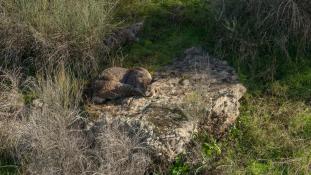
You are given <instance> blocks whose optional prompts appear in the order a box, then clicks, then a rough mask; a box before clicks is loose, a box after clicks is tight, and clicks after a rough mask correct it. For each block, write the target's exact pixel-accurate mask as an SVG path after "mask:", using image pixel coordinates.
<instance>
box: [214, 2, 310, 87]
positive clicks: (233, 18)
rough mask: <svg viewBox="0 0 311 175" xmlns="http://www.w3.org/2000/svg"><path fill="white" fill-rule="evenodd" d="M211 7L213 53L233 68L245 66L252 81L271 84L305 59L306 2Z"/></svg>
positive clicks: (307, 9) (308, 7)
mask: <svg viewBox="0 0 311 175" xmlns="http://www.w3.org/2000/svg"><path fill="white" fill-rule="evenodd" d="M213 4H214V5H215V6H213V7H214V9H213V10H217V13H216V14H217V16H216V18H217V20H218V23H219V26H218V28H217V31H215V33H216V34H215V35H214V36H215V37H216V38H215V41H216V42H217V44H215V45H216V48H215V50H216V53H217V54H219V56H220V57H226V58H229V59H231V60H233V61H234V62H235V63H236V64H237V65H248V66H247V68H246V69H247V71H248V72H249V75H247V76H249V77H251V78H252V79H255V80H260V79H261V80H264V81H274V80H275V79H276V77H277V76H280V75H279V73H280V72H282V71H283V70H281V69H291V67H290V66H291V65H294V64H299V61H302V60H303V59H304V58H305V57H307V53H308V52H307V50H308V49H309V48H310V37H311V13H310V10H309V9H310V7H311V4H310V3H309V2H308V1H298V0H297V1H296V0H273V1H271V0H250V1H242V0H238V1H232V0H219V1H214V2H213ZM284 63H286V64H284ZM291 63H292V64H291ZM244 68H245V67H244ZM242 69H243V68H242ZM283 72H284V71H283Z"/></svg>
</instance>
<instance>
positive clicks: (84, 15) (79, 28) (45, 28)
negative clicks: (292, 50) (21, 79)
mask: <svg viewBox="0 0 311 175" xmlns="http://www.w3.org/2000/svg"><path fill="white" fill-rule="evenodd" d="M117 4H118V1H114V0H104V1H98V0H90V1H83V0H69V1H65V0H52V1H50V0H22V1H15V0H5V1H1V4H0V19H1V20H0V26H1V27H0V38H1V44H0V55H1V56H2V57H3V60H2V61H1V62H0V63H1V64H6V65H10V66H11V65H13V64H14V65H17V66H21V67H23V68H24V69H26V70H25V71H26V72H27V73H32V74H34V73H33V72H36V71H38V70H39V71H45V69H51V70H52V69H53V68H54V67H55V65H58V64H59V63H65V64H66V65H67V66H71V67H73V68H74V70H75V71H76V72H77V73H80V74H86V73H87V75H89V74H91V73H92V71H93V72H95V71H96V69H97V66H98V65H97V63H98V60H104V59H106V58H105V56H106V55H102V54H100V50H101V49H102V47H103V46H102V41H103V39H104V36H105V35H106V34H107V33H109V32H111V30H112V29H113V28H115V26H116V23H115V22H113V15H114V9H115V7H116V5H117ZM81 72H83V73H81Z"/></svg>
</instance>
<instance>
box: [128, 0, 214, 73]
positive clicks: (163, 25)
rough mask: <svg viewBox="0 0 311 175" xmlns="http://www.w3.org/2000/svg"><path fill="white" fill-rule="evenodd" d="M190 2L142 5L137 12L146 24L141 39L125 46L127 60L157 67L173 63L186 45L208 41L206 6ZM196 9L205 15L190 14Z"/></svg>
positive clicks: (200, 44)
mask: <svg viewBox="0 0 311 175" xmlns="http://www.w3.org/2000/svg"><path fill="white" fill-rule="evenodd" d="M191 2H192V1H189V2H187V3H185V2H183V3H182V1H168V2H162V1H158V2H157V1H155V2H153V3H150V4H145V5H144V6H143V7H141V9H142V10H141V11H137V12H136V13H138V14H140V15H141V16H143V17H144V21H145V28H144V30H143V32H142V34H141V35H140V40H139V42H137V43H135V44H133V45H131V46H128V47H125V48H124V49H123V53H124V54H125V55H126V57H125V60H124V64H125V65H126V66H133V65H135V66H137V65H140V66H146V67H148V68H149V69H151V70H155V69H156V68H159V67H160V66H163V65H165V64H168V63H170V61H172V60H173V59H174V58H176V57H177V56H178V55H180V54H182V52H183V50H184V49H186V48H189V47H192V46H203V45H206V34H207V33H208V31H209V16H208V14H205V13H203V11H205V10H206V8H207V7H206V6H205V4H204V5H203V4H196V2H198V1H193V2H192V3H191ZM194 10H195V11H196V12H194ZM193 13H199V14H204V15H202V16H200V17H197V18H191V17H192V16H193ZM179 15H182V16H179Z"/></svg>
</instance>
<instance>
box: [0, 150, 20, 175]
mask: <svg viewBox="0 0 311 175" xmlns="http://www.w3.org/2000/svg"><path fill="white" fill-rule="evenodd" d="M17 173H18V166H17V165H16V164H15V163H14V161H13V160H12V159H10V158H8V157H7V156H5V155H2V154H0V174H1V175H14V174H17Z"/></svg>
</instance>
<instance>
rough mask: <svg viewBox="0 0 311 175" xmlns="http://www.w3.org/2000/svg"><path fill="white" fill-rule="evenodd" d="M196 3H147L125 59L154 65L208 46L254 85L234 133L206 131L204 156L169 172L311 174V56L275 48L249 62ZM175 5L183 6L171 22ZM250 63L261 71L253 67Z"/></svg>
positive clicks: (206, 9)
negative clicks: (227, 44) (217, 136)
mask: <svg viewBox="0 0 311 175" xmlns="http://www.w3.org/2000/svg"><path fill="white" fill-rule="evenodd" d="M198 2H199V1H189V2H187V3H185V2H182V1H169V2H167V3H166V2H158V3H155V2H154V3H151V4H149V7H148V4H147V5H145V6H144V8H141V9H143V11H142V12H141V11H138V12H137V13H139V14H140V15H143V16H145V20H146V24H145V29H144V32H143V33H142V35H141V36H140V37H141V38H140V41H139V42H138V43H135V44H134V45H131V46H128V47H126V48H125V49H124V50H123V51H124V54H125V55H126V58H125V63H126V65H129V66H133V65H142V66H146V67H149V68H151V69H156V68H158V67H160V66H162V65H165V64H167V63H169V62H170V61H171V60H172V59H173V58H175V57H176V56H178V55H180V54H181V53H182V52H183V50H184V49H185V48H188V47H191V46H203V47H205V48H207V49H208V50H209V51H210V53H212V54H215V55H223V56H224V58H225V59H227V60H228V61H229V62H230V63H231V64H232V65H233V66H234V67H235V69H236V70H237V71H238V73H239V75H240V78H241V81H242V82H243V84H245V85H246V86H247V87H248V93H247V94H246V96H245V97H244V99H243V100H242V107H241V115H240V117H239V119H238V121H237V123H236V124H235V125H234V126H233V127H232V128H231V129H230V133H229V134H228V136H226V137H225V138H224V139H223V140H218V141H215V140H214V139H210V136H208V137H207V136H200V137H199V142H200V143H201V144H202V154H203V155H204V156H203V157H204V158H203V160H202V162H201V163H199V164H198V165H191V163H190V164H187V162H182V161H181V160H180V159H178V160H177V161H176V163H175V164H173V165H172V167H171V172H170V173H171V174H189V173H190V174H191V173H194V172H196V171H199V172H201V173H202V174H204V173H211V172H213V173H216V174H218V173H219V174H220V173H224V174H258V175H259V174H310V173H311V170H310V165H311V125H310V120H311V108H310V106H308V105H307V104H306V102H307V100H308V99H310V98H311V84H310V80H311V69H310V67H311V66H310V65H311V64H310V63H311V62H310V61H309V58H307V57H306V58H299V59H296V60H295V59H292V58H291V59H288V58H284V57H283V55H282V54H281V53H280V52H279V51H278V48H276V49H275V50H274V51H268V52H263V51H260V55H261V56H262V57H261V58H260V57H258V58H255V59H254V60H252V61H253V62H250V61H248V60H243V58H240V53H238V52H235V51H234V50H232V48H230V49H227V50H223V49H220V48H219V47H218V46H215V45H216V43H217V35H219V33H218V32H215V30H216V29H215V27H219V26H218V25H217V24H214V23H216V21H215V20H214V19H213V18H212V17H211V16H210V15H211V12H210V11H209V10H210V9H209V4H205V3H203V4H204V5H201V6H199V7H198V6H197V4H196V3H198ZM146 6H147V7H146ZM176 9H182V10H180V11H179V12H178V13H179V14H178V15H179V16H178V15H177V17H176V16H175V20H173V21H171V20H170V19H171V18H172V16H171V15H172V13H173V12H176ZM185 16H186V17H185ZM176 19H177V20H176ZM219 30H223V29H221V28H219ZM226 35H227V34H226ZM224 36H225V35H224ZM222 47H224V46H222ZM224 52H225V53H224ZM263 57H264V59H263ZM273 57H275V58H276V59H275V60H274V59H271V58H273ZM273 61H275V62H273ZM252 65H255V66H256V70H252V69H251V68H252ZM272 66H274V69H275V70H273V71H271V72H263V71H264V70H272V69H271V67H272ZM260 71H262V72H263V74H260ZM189 167H191V168H190V169H189Z"/></svg>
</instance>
